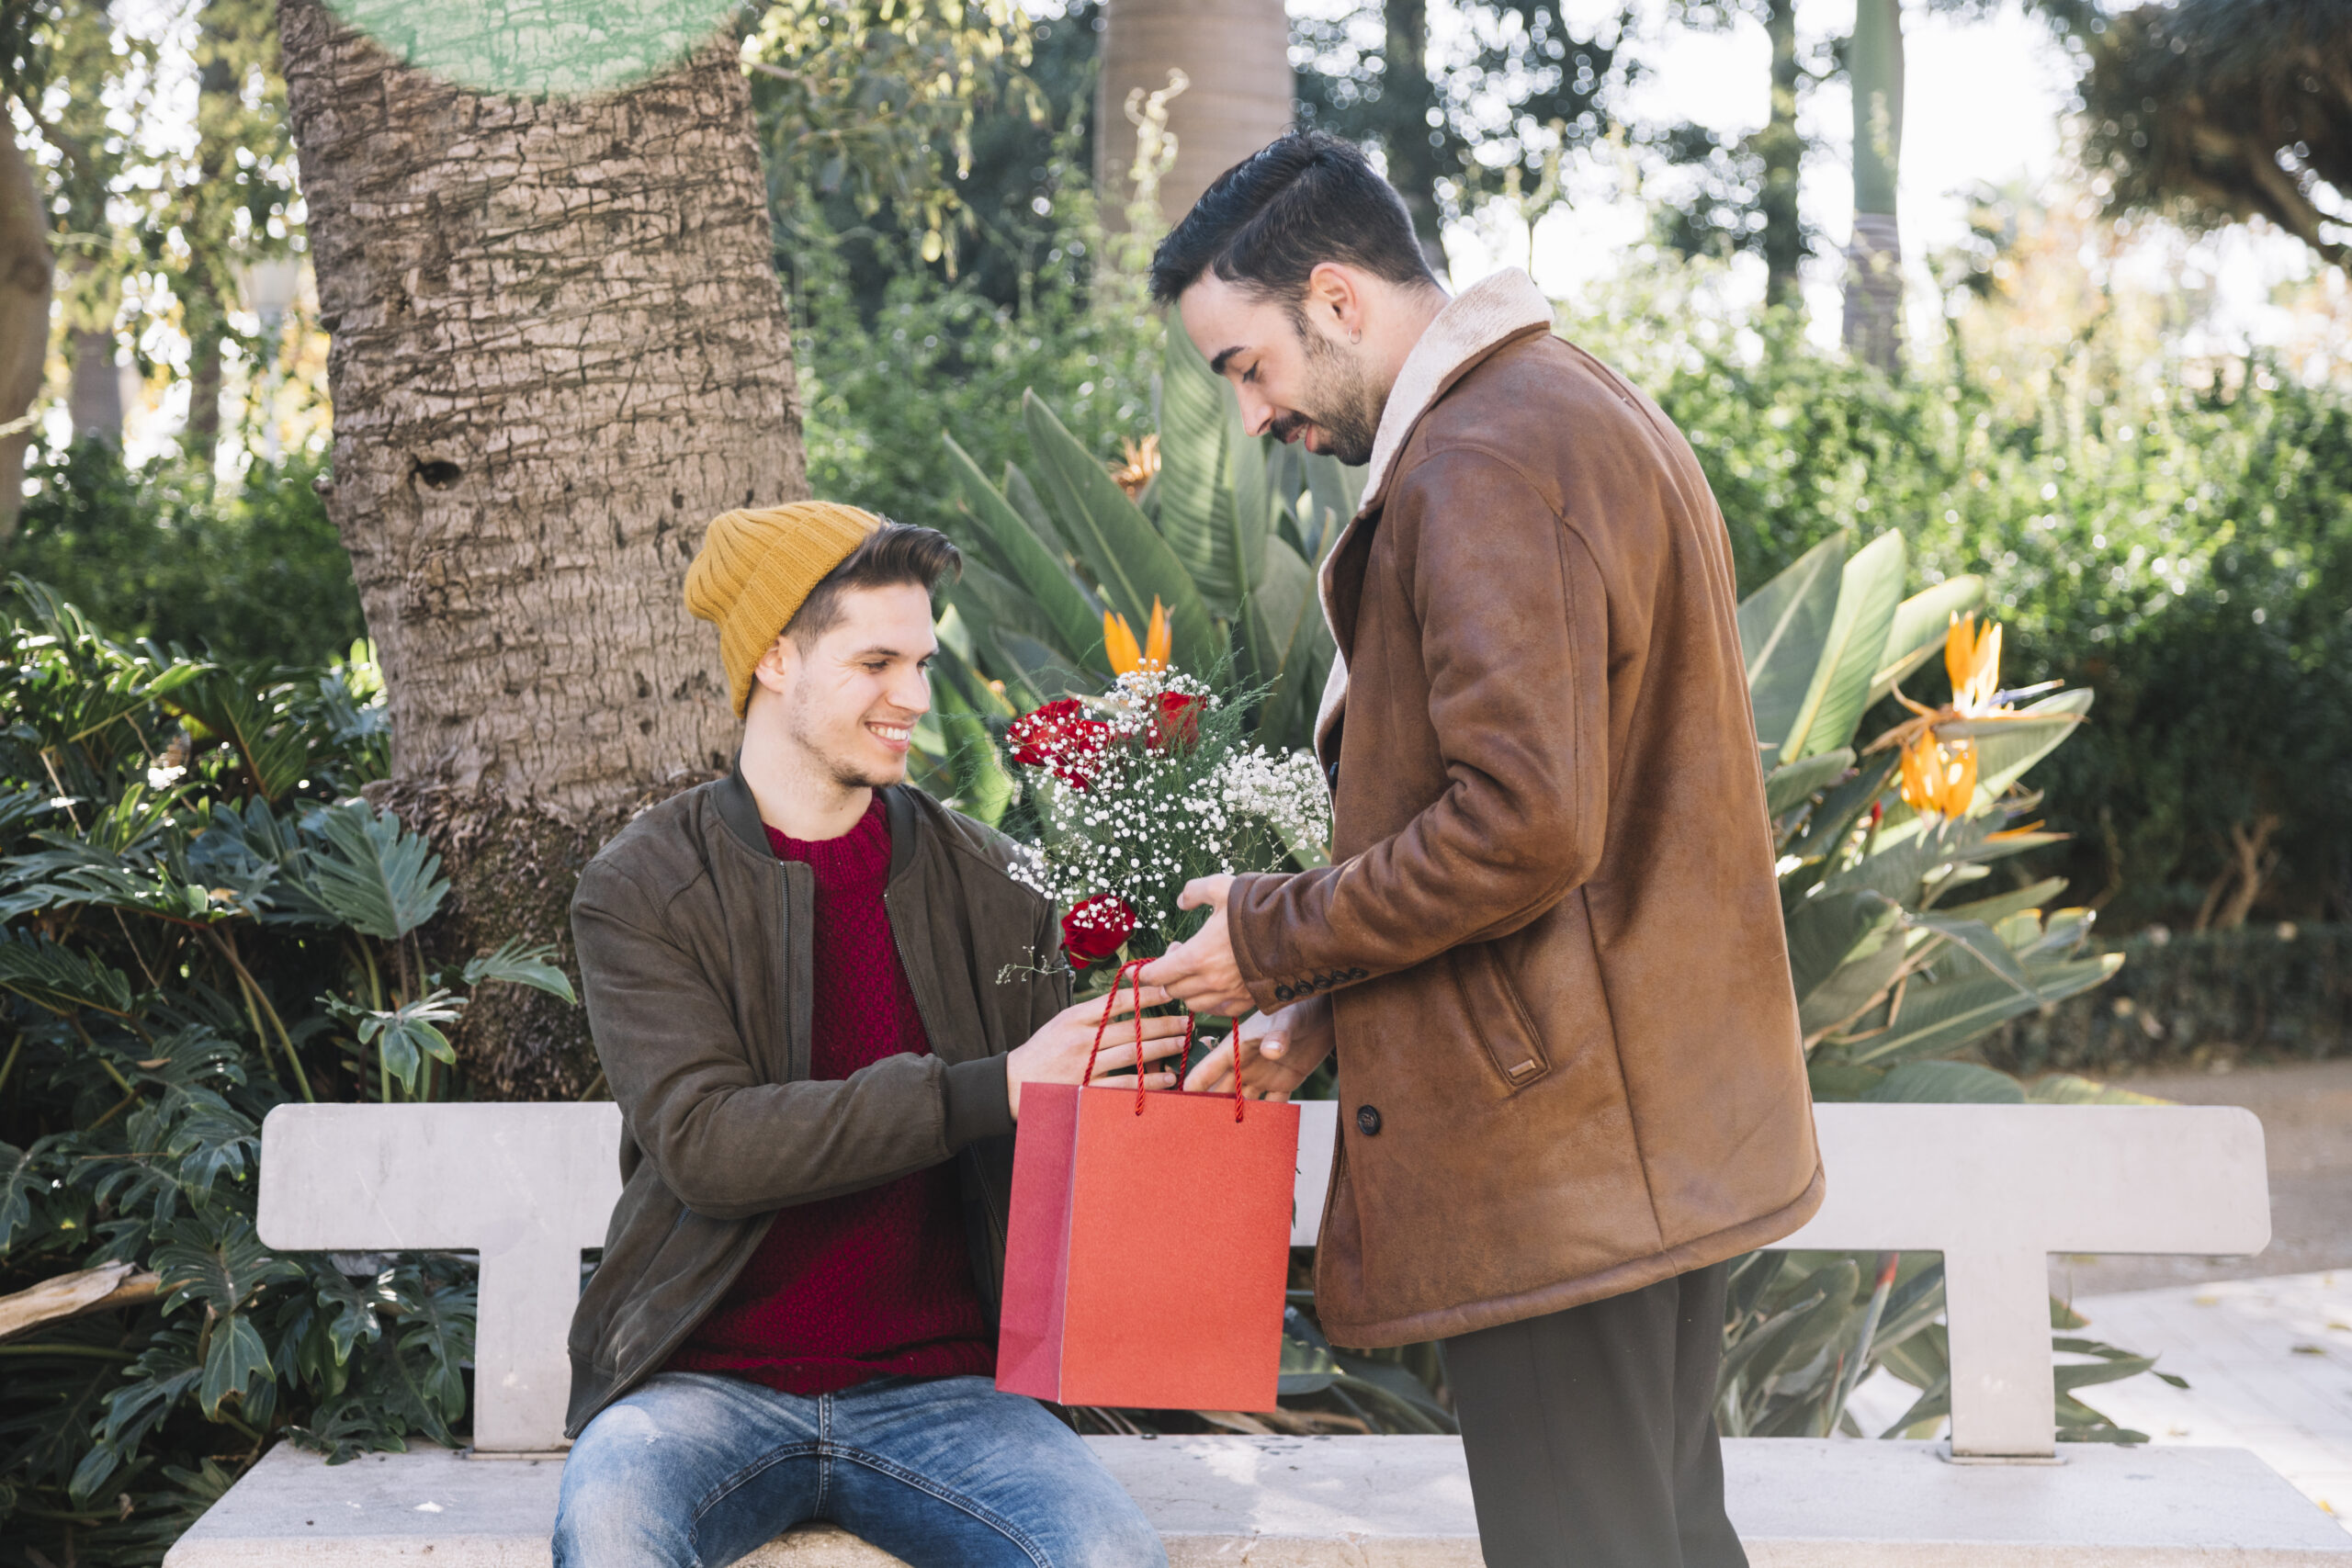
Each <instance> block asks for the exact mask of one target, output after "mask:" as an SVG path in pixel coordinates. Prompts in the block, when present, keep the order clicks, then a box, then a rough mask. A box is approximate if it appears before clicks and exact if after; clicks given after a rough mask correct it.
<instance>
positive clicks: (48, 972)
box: [0, 935, 132, 1018]
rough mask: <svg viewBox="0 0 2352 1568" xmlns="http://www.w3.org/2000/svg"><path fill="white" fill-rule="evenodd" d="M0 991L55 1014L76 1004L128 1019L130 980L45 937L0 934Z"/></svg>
mask: <svg viewBox="0 0 2352 1568" xmlns="http://www.w3.org/2000/svg"><path fill="white" fill-rule="evenodd" d="M0 991H13V992H15V993H16V994H17V996H20V997H22V998H25V1000H27V1001H28V1002H30V1003H32V1004H33V1005H34V1006H35V1007H38V1008H42V1009H45V1010H48V1011H50V1012H53V1013H58V1014H71V1013H72V1012H74V1010H77V1009H80V1008H91V1009H95V1010H97V1011H99V1012H106V1013H112V1014H114V1015H115V1016H116V1017H118V1018H123V1017H128V1016H129V1015H130V1010H131V1001H132V997H131V990H130V979H129V977H128V976H125V975H124V974H123V973H122V971H121V970H119V969H114V968H110V967H108V966H107V964H101V963H100V962H98V960H97V959H96V958H93V957H90V956H89V955H87V954H85V953H76V952H74V950H73V949H71V948H68V947H64V946H62V945H60V944H59V943H57V942H51V941H50V940H49V939H48V938H47V937H42V936H32V935H27V936H23V937H8V936H5V935H0Z"/></svg>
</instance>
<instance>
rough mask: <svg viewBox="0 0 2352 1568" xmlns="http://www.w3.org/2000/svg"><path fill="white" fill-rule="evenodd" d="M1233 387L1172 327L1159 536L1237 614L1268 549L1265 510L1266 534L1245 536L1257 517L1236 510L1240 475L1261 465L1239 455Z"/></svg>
mask: <svg viewBox="0 0 2352 1568" xmlns="http://www.w3.org/2000/svg"><path fill="white" fill-rule="evenodd" d="M1233 401H1234V397H1233V389H1231V388H1230V387H1227V385H1226V384H1225V379H1224V378H1222V377H1220V376H1218V375H1217V374H1216V372H1215V371H1213V370H1211V369H1210V368H1209V366H1208V361H1207V360H1205V359H1203V358H1202V357H1201V351H1200V350H1199V349H1198V348H1196V347H1194V346H1193V340H1192V337H1191V335H1190V334H1189V333H1185V332H1183V331H1182V329H1181V328H1178V327H1175V326H1173V325H1171V326H1170V331H1169V333H1168V353H1167V359H1166V366H1165V368H1164V369H1163V370H1162V372H1161V374H1160V378H1159V489H1158V491H1156V492H1155V493H1156V496H1157V499H1158V501H1159V531H1160V533H1161V535H1162V536H1165V537H1166V538H1167V540H1168V547H1169V548H1170V549H1171V550H1173V551H1175V553H1176V558H1177V559H1178V560H1180V561H1182V563H1183V565H1184V570H1187V571H1189V572H1191V573H1192V574H1193V583H1194V584H1195V585H1196V586H1197V587H1198V588H1199V589H1200V591H1201V597H1202V598H1203V599H1204V600H1205V601H1206V602H1207V604H1208V605H1209V608H1210V609H1211V610H1212V611H1213V612H1215V613H1216V614H1218V615H1225V616H1227V617H1230V616H1231V615H1233V614H1234V612H1235V611H1236V610H1237V609H1238V608H1239V607H1240V605H1241V603H1242V601H1243V600H1244V599H1246V598H1247V597H1248V595H1249V592H1250V585H1251V579H1252V578H1253V577H1254V576H1255V574H1256V572H1257V570H1258V559H1259V556H1260V554H1261V553H1262V550H1263V541H1262V529H1263V527H1264V524H1265V510H1264V507H1263V506H1262V504H1261V505H1260V506H1258V507H1255V508H1253V509H1251V510H1254V511H1255V513H1256V516H1255V518H1254V522H1255V524H1256V525H1257V528H1258V529H1259V530H1261V537H1260V538H1259V539H1258V541H1257V542H1256V547H1255V548H1252V547H1251V541H1250V540H1247V539H1245V538H1244V537H1243V536H1242V533H1243V525H1244V524H1245V523H1247V522H1249V521H1251V520H1250V519H1245V518H1243V517H1242V516H1241V515H1240V513H1239V511H1238V509H1237V508H1236V506H1235V504H1234V502H1235V494H1234V470H1235V468H1236V466H1237V460H1238V462H1249V461H1251V460H1254V459H1255V458H1256V457H1257V454H1256V453H1255V452H1254V451H1251V452H1242V453H1237V452H1236V450H1235V447H1234V442H1235V439H1236V437H1237V436H1238V434H1239V428H1238V416H1237V415H1236V413H1235V412H1234V410H1233V409H1232V408H1231V407H1230V406H1229V405H1231V404H1232V403H1233Z"/></svg>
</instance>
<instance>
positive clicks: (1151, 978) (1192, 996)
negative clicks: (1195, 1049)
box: [1139, 876, 1258, 1018]
mask: <svg viewBox="0 0 2352 1568" xmlns="http://www.w3.org/2000/svg"><path fill="white" fill-rule="evenodd" d="M1232 889H1233V878H1231V877H1230V876H1196V877H1194V878H1193V880H1192V881H1190V882H1187V883H1186V884H1184V891H1183V893H1182V896H1180V897H1178V898H1177V900H1176V907H1177V908H1180V909H1197V908H1200V907H1201V906H1202V905H1204V904H1206V905H1208V906H1209V911H1210V912H1209V918H1208V923H1207V924H1206V925H1204V926H1203V927H1201V929H1200V930H1199V931H1194V932H1193V934H1192V935H1191V936H1190V937H1188V938H1186V939H1185V940H1184V941H1182V942H1178V943H1177V944H1176V945H1175V946H1173V947H1171V948H1170V949H1169V950H1168V951H1167V952H1166V953H1162V954H1160V955H1159V957H1158V958H1156V959H1154V960H1152V962H1151V963H1150V964H1148V965H1147V966H1146V967H1145V968H1144V969H1143V971H1142V973H1141V976H1139V977H1140V978H1141V979H1142V980H1143V982H1144V983H1145V984H1146V985H1148V986H1164V987H1167V989H1168V994H1169V995H1170V996H1171V997H1174V998H1176V999H1177V1000H1178V1001H1180V1002H1182V1003H1183V1004H1184V1005H1185V1006H1186V1007H1188V1008H1190V1009H1192V1010H1193V1011H1194V1012H1198V1013H1215V1014H1216V1015H1217V1016H1218V1017H1220V1018H1239V1017H1240V1016H1241V1015H1242V1014H1244V1013H1246V1012H1248V1011H1249V1010H1250V1009H1251V1008H1253V1007H1255V1006H1257V1005H1258V1004H1257V1003H1256V1002H1254V1001H1252V1000H1251V999H1250V987H1247V986H1245V985H1243V984H1242V983H1241V965H1240V964H1239V963H1238V962H1237V961H1236V960H1235V958H1234V956H1233V938H1232V935H1231V933H1230V932H1228V931H1227V930H1226V924H1225V899H1226V895H1227V894H1228V893H1230V892H1231V891H1232Z"/></svg>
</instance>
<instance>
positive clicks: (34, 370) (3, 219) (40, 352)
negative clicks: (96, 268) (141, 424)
mask: <svg viewBox="0 0 2352 1568" xmlns="http://www.w3.org/2000/svg"><path fill="white" fill-rule="evenodd" d="M55 271H56V266H55V264H54V263H53V262H52V261H51V258H50V251H49V217H48V214H46V213H45V212H43V211H42V210H41V200H40V187H39V186H36V185H35V184H34V183H33V171H32V165H31V164H28V163H26V162H25V152H24V149H23V148H21V147H19V146H17V126H16V121H15V120H14V119H13V118H10V117H8V116H6V115H0V428H5V427H8V426H14V425H17V424H18V423H19V422H20V421H23V420H25V419H26V418H27V417H28V415H29V414H30V412H31V411H32V406H33V400H34V399H35V398H38V397H40V386H41V379H42V372H43V370H44V369H45V368H46V367H47V366H48V363H49V296H50V289H51V277H52V276H54V274H55ZM31 442H32V429H31V427H30V426H29V425H24V426H23V427H21V428H15V429H6V434H0V546H5V545H6V544H7V542H8V540H9V539H10V538H11V537H13V536H15V534H16V532H17V513H20V512H22V511H23V510H24V504H25V486H24V476H25V448H26V447H27V446H29V445H30V444H31Z"/></svg>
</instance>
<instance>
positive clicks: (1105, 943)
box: [1062, 893, 1136, 964]
mask: <svg viewBox="0 0 2352 1568" xmlns="http://www.w3.org/2000/svg"><path fill="white" fill-rule="evenodd" d="M1135 929H1136V912H1135V910H1134V909H1132V908H1129V907H1128V905H1127V901H1126V900H1125V899H1124V898H1121V897H1116V896H1114V895H1113V894H1109V893H1097V894H1096V895H1095V896H1094V897H1091V898H1086V899H1081V900H1080V902H1079V904H1078V905H1077V907H1076V908H1072V909H1071V910H1070V912H1069V914H1067V915H1064V916H1063V917H1062V951H1063V952H1065V953H1069V955H1070V957H1072V958H1073V959H1076V960H1077V961H1078V962H1079V963H1080V964H1091V963H1093V962H1094V961H1095V960H1096V959H1098V958H1108V957H1110V956H1111V955H1112V954H1113V953H1116V952H1118V951H1119V949H1121V948H1123V947H1125V946H1126V944H1127V938H1129V937H1130V936H1133V935H1134V934H1135Z"/></svg>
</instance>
